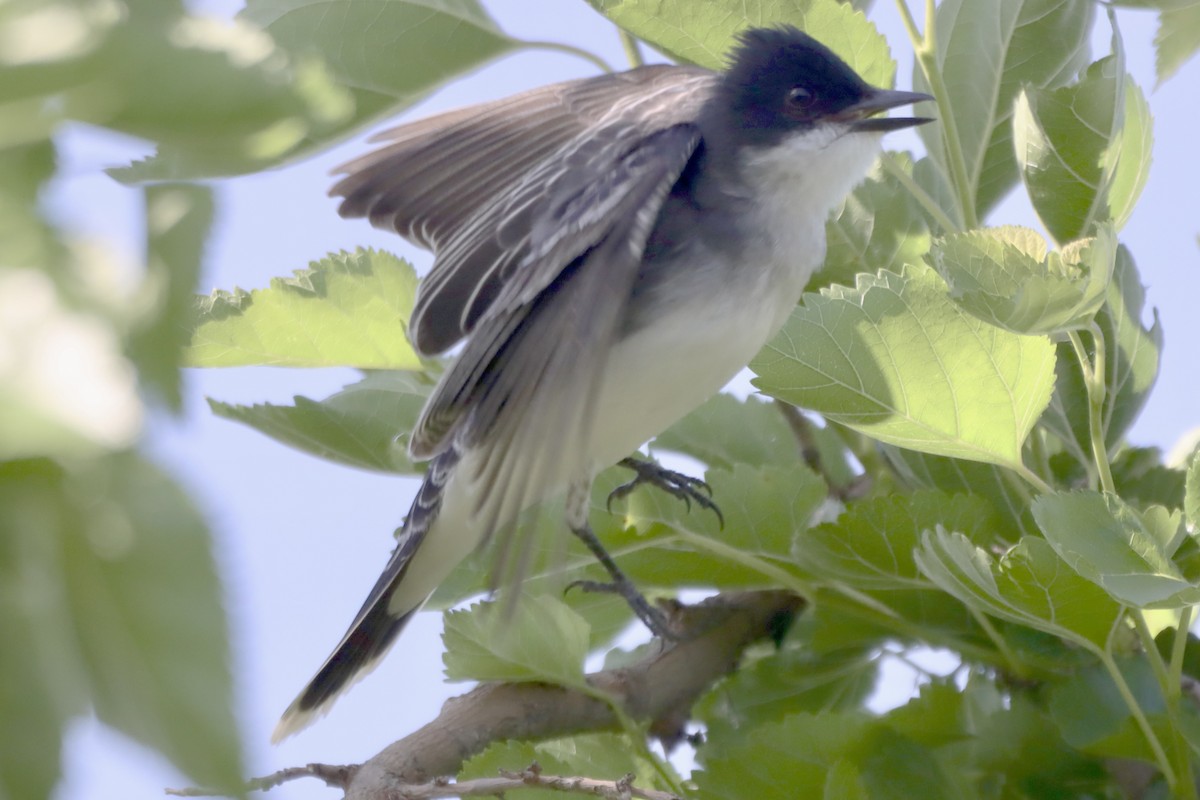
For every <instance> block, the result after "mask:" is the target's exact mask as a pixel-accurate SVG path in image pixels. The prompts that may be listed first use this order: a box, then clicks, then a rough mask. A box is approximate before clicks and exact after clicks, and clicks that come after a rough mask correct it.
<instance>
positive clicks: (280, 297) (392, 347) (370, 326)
mask: <svg viewBox="0 0 1200 800" xmlns="http://www.w3.org/2000/svg"><path fill="white" fill-rule="evenodd" d="M416 290H417V277H416V273H414V272H413V269H412V267H411V266H410V265H409V264H408V262H406V261H403V260H401V259H399V258H397V257H395V256H393V255H390V254H388V253H383V252H379V251H377V250H364V249H361V248H360V249H358V250H355V251H354V252H353V253H345V252H343V253H338V254H335V255H330V256H326V257H325V258H323V259H321V260H320V261H314V262H313V263H312V264H310V265H309V268H308V269H307V270H303V271H297V272H296V273H295V276H294V277H292V278H274V279H273V280H272V281H271V287H270V288H269V289H257V290H254V291H251V292H245V291H243V290H241V289H235V290H234V292H233V293H232V294H231V293H229V292H224V291H220V290H218V291H216V292H213V293H212V295H210V296H209V297H204V298H200V299H199V300H198V311H197V322H196V327H195V330H194V331H193V333H192V343H191V346H190V347H189V348H188V351H187V361H188V363H189V364H191V365H192V366H196V367H234V366H247V365H263V366H274V367H335V366H351V367H358V368H360V369H406V370H416V369H420V368H421V360H420V358H419V357H418V356H417V354H416V353H415V352H414V351H413V349H412V346H411V345H410V344H409V343H408V338H407V337H406V336H405V332H404V326H405V325H407V323H408V318H409V315H410V314H411V313H412V304H413V298H414V297H415V295H416Z"/></svg>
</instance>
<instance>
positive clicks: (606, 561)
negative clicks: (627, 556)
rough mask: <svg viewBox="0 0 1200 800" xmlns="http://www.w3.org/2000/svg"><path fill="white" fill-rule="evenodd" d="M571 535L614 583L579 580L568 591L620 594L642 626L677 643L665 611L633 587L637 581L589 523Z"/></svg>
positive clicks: (573, 530) (573, 531) (575, 527)
mask: <svg viewBox="0 0 1200 800" xmlns="http://www.w3.org/2000/svg"><path fill="white" fill-rule="evenodd" d="M571 532H572V533H574V534H575V535H576V536H577V537H579V540H580V541H582V542H583V543H584V544H585V545H587V548H588V550H591V551H592V555H594V556H595V557H596V560H597V561H599V562H600V564H601V565H602V566H603V567H604V569H605V570H607V571H608V574H609V577H611V578H612V580H611V581H610V582H607V583H605V582H603V581H589V580H579V581H573V582H572V583H570V584H568V586H567V588H566V589H565V590H564V591H568V592H569V591H570V590H571V589H581V590H583V591H585V592H604V593H606V594H616V595H620V596H621V597H623V598H624V599H625V602H626V603H628V604H629V607H630V609H632V610H633V613H634V616H636V617H637V618H638V619H639V620H641V621H642V624H643V625H645V626H646V627H647V628H649V629H650V632H651V633H652V634H654V635H655V636H657V637H658V638H660V639H665V640H672V641H673V640H675V639H677V638H678V637H677V636H676V635H675V633H674V632H673V631H672V630H671V625H670V623H669V622H668V621H667V617H666V615H665V614H663V612H662V610H660V609H658V608H656V607H655V606H653V605H651V603H650V601H649V600H647V599H646V597H645V595H643V594H642V593H641V592H639V591H638V588H637V587H636V586H634V585H633V581H631V580H629V576H628V575H626V574H625V573H624V571H622V569H621V568H620V567H618V566H617V562H615V561H613V558H612V556H610V555H609V554H608V551H607V550H605V549H604V545H602V544H600V540H599V539H597V538H596V534H595V532H593V531H592V528H591V526H590V525H587V524H586V523H585V524H583V525H580V526H572V527H571Z"/></svg>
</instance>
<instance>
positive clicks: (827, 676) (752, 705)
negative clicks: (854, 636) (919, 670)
mask: <svg viewBox="0 0 1200 800" xmlns="http://www.w3.org/2000/svg"><path fill="white" fill-rule="evenodd" d="M789 639H792V640H793V641H794V642H795V644H793V645H792V646H789V647H786V648H785V649H783V650H777V651H774V652H772V653H771V654H770V655H768V656H766V657H764V658H760V659H758V660H756V661H754V662H753V663H751V664H746V665H743V666H742V667H741V668H740V669H738V670H737V671H736V672H734V673H733V674H732V675H730V676H729V677H728V678H727V679H725V680H724V681H721V682H720V683H718V684H717V685H716V686H714V687H713V689H712V690H711V691H710V692H709V693H708V694H706V695H704V696H703V697H702V698H701V699H700V701H699V702H698V703H697V704H696V707H695V708H694V709H693V714H694V715H695V717H696V719H697V720H698V721H699V722H702V723H703V724H704V726H705V729H706V730H707V731H708V734H709V736H710V737H712V736H715V737H717V738H718V739H720V738H725V739H727V740H729V741H733V740H735V739H736V737H737V731H739V730H749V729H752V728H754V727H758V726H760V725H763V724H766V723H774V722H779V721H780V720H782V719H784V718H785V717H788V716H790V715H792V714H795V713H798V712H802V711H808V712H812V713H823V712H830V711H850V710H853V709H855V708H858V707H860V706H861V704H862V703H863V702H864V701H865V700H866V699H867V697H868V696H870V694H871V691H872V690H873V689H874V687H875V683H876V681H877V680H878V677H879V670H878V666H879V665H878V658H876V656H875V655H874V653H872V652H871V651H869V650H865V649H860V648H850V649H843V650H837V651H833V652H828V653H817V652H813V651H811V650H810V649H808V648H806V646H805V642H804V640H803V639H802V638H799V637H789Z"/></svg>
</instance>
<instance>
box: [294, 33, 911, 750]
mask: <svg viewBox="0 0 1200 800" xmlns="http://www.w3.org/2000/svg"><path fill="white" fill-rule="evenodd" d="M931 99H933V98H931V97H930V96H928V95H925V94H921V93H916V92H907V91H897V90H892V89H884V88H880V87H876V86H872V85H871V84H869V83H867V82H866V81H865V80H863V78H861V77H860V76H859V75H858V74H857V73H856V72H855V71H854V70H853V69H852V68H851V67H850V66H849V65H848V64H846V62H845V61H843V60H842V59H841V58H839V57H838V56H837V55H836V54H834V53H833V51H831V50H830V49H829V48H827V47H826V46H825V45H823V44H822V43H820V42H819V41H817V40H816V39H814V38H812V37H811V36H809V35H807V34H805V33H803V32H802V31H800V30H799V29H797V28H794V27H788V26H781V27H772V28H751V29H747V30H744V31H743V32H742V33H740V35H738V37H737V38H736V41H735V43H734V45H733V47H732V48H731V54H730V56H729V58H728V62H727V67H726V69H724V70H723V71H713V70H708V69H704V68H701V67H696V66H687V65H652V66H642V67H638V68H635V69H632V70H629V71H626V72H619V73H613V74H605V75H600V76H597V77H590V78H585V79H579V80H572V81H567V82H562V83H557V84H552V85H548V86H543V87H541V88H536V89H533V90H530V91H527V92H524V93H521V94H517V95H514V96H512V97H508V98H505V99H500V100H496V101H493V102H489V103H483V104H480V105H475V106H470V107H467V108H463V109H460V110H456V111H449V112H445V113H442V114H439V115H436V116H432V117H430V118H427V119H424V120H419V121H416V122H412V123H408V124H404V125H401V126H400V127H397V128H394V129H392V130H390V131H386V132H384V133H382V134H380V135H379V136H377V137H376V140H378V141H382V142H383V143H384V144H383V145H382V146H381V147H380V148H379V149H377V150H375V151H373V152H371V153H368V154H367V155H364V156H362V157H360V158H357V159H355V160H353V161H351V162H349V163H348V164H345V165H344V166H342V167H341V168H340V169H339V170H337V171H336V172H337V174H339V175H343V176H344V177H342V178H341V179H340V180H339V181H338V182H337V183H336V185H334V186H333V188H332V189H331V190H330V194H331V195H333V196H336V197H341V198H342V200H341V205H340V207H339V213H340V214H341V215H342V216H343V217H347V218H361V217H366V218H367V219H369V220H370V222H371V223H372V224H373V225H375V226H377V227H381V228H384V229H387V230H392V231H395V232H396V233H398V234H400V235H401V236H402V237H404V238H406V239H408V240H410V241H411V242H413V243H415V244H417V245H420V246H422V247H425V248H427V249H430V250H432V251H433V253H434V263H433V266H432V268H431V270H430V272H429V274H428V276H426V277H425V278H424V280H423V281H422V282H421V285H420V287H419V290H418V293H417V297H416V300H415V303H414V307H413V311H412V315H411V318H410V319H409V321H408V327H407V334H408V337H409V339H410V341H411V342H412V344H413V346H414V347H415V348H416V350H417V351H419V352H420V353H422V354H424V355H436V354H441V353H445V352H447V351H448V350H451V349H452V348H454V347H456V346H459V345H460V343H461V349H460V350H459V352H458V353H457V355H456V356H455V357H454V359H453V361H452V362H451V363H450V365H449V366H448V367H447V369H446V370H445V372H444V373H443V374H442V376H441V378H440V380H439V382H438V383H437V385H436V387H435V388H434V390H433V391H432V393H431V395H430V397H429V399H428V401H427V402H426V404H425V406H424V408H423V410H422V412H421V414H420V416H419V418H418V420H417V423H416V425H415V428H414V430H413V431H412V433H411V437H410V439H409V444H408V448H409V452H410V455H411V456H412V457H413V458H414V459H422V460H427V461H428V462H429V464H428V467H427V470H426V473H425V477H424V479H423V482H422V484H421V486H420V488H419V489H418V491H417V493H416V497H415V499H414V500H413V503H412V506H411V508H410V510H409V513H408V515H407V517H406V520H405V522H404V524H403V526H402V527H401V529H400V530H399V531H398V534H397V544H396V548H395V550H394V552H393V554H392V556H391V558H390V560H389V561H388V563H387V565H386V567H385V569H384V571H383V574H382V575H381V576H380V577H379V579H378V581H377V582H376V584H375V586H374V587H373V588H372V589H371V591H370V593H369V594H368V596H367V599H366V601H365V602H364V604H363V606H362V608H361V610H360V611H359V612H358V614H357V616H356V617H355V618H354V620H353V622H352V623H351V625H350V627H349V629H348V630H347V631H346V633H345V635H344V636H343V638H342V639H341V641H340V642H339V643H338V645H337V647H336V648H335V649H334V651H333V653H332V655H330V656H329V658H328V659H327V660H326V661H325V663H324V664H323V665H322V666H321V668H320V669H319V670H318V671H317V673H316V675H315V676H314V677H313V679H312V680H311V681H310V682H309V684H308V685H307V686H306V687H305V688H304V689H303V690H302V691H301V692H300V694H299V695H298V696H297V698H296V699H295V701H294V702H293V703H292V704H291V705H290V706H289V707H288V708H287V710H286V711H285V713H284V715H283V717H282V718H281V720H280V722H279V724H278V726H277V728H276V730H275V732H274V735H273V737H272V738H273V740H274V741H276V742H278V741H280V740H282V739H284V738H286V737H287V736H290V735H292V734H293V733H295V732H297V731H299V730H300V729H302V728H304V727H306V726H307V725H308V724H309V723H311V722H312V721H313V720H314V719H315V718H316V717H317V716H319V715H321V714H323V713H324V712H326V711H327V710H328V709H329V707H330V705H331V704H332V703H333V701H334V700H335V699H336V698H337V697H338V696H339V694H340V693H341V692H342V691H344V690H345V689H346V688H347V687H348V686H349V685H350V684H351V683H353V682H354V681H355V680H357V679H358V678H360V677H362V676H363V675H364V674H365V673H366V672H367V671H369V670H370V669H371V668H373V667H374V666H375V665H376V664H377V662H378V661H379V660H380V659H381V658H382V657H383V655H384V654H385V653H386V652H387V651H388V649H389V648H390V646H391V644H392V643H393V642H394V641H395V640H396V638H397V636H398V635H399V633H400V631H401V630H402V629H403V627H404V625H405V623H406V622H407V621H408V620H409V619H410V618H411V617H412V615H413V614H414V613H416V612H417V611H418V610H419V609H420V608H421V606H422V605H423V603H424V602H425V600H426V599H427V598H428V597H429V595H430V594H431V593H432V592H433V591H434V589H436V588H437V586H438V585H439V584H440V583H441V581H443V580H444V579H445V577H446V576H447V575H448V574H449V572H450V571H451V570H452V569H453V568H454V567H455V566H456V565H457V564H458V563H459V562H460V561H461V560H462V559H463V558H465V557H466V556H467V555H469V554H471V553H472V552H473V551H475V550H476V549H477V548H478V547H480V546H481V545H482V544H484V543H485V542H488V541H489V540H490V539H492V538H494V537H504V536H510V535H511V533H510V532H511V529H512V527H513V523H514V520H515V519H516V517H517V515H518V514H520V513H521V512H522V511H523V510H525V509H527V508H531V507H533V506H534V505H536V504H538V503H540V502H542V501H545V500H547V499H550V498H552V497H556V496H564V497H565V498H566V502H565V506H566V523H567V527H569V528H570V530H571V531H572V532H574V533H575V534H576V535H578V536H579V537H580V538H581V539H582V540H583V541H584V543H585V544H587V545H588V546H589V548H591V549H592V550H593V552H594V553H596V555H597V557H599V558H600V559H601V561H602V563H604V564H605V566H606V567H607V568H608V569H609V571H610V573H611V574H612V576H613V584H612V586H614V587H615V588H616V589H617V590H618V591H620V593H621V594H623V595H624V596H626V598H627V599H629V600H630V602H631V605H633V606H634V610H635V612H637V613H638V616H639V617H641V618H642V619H643V620H644V621H645V622H646V623H647V624H648V625H650V626H651V628H652V630H655V632H659V630H658V629H657V628H659V627H661V625H662V620H661V619H660V618H659V617H657V616H655V613H654V611H653V610H652V609H650V608H649V606H648V604H646V602H645V600H644V599H642V598H641V596H640V595H638V594H637V592H636V589H633V587H632V586H631V585H630V584H629V583H628V579H627V578H625V577H624V576H623V575H622V574H621V573H620V571H619V570H618V569H617V568H616V565H615V564H614V563H613V562H612V560H611V559H608V557H607V554H606V553H604V551H603V548H602V547H601V546H600V543H599V542H598V541H597V540H596V538H595V535H594V534H592V532H591V528H590V525H589V524H588V511H589V502H588V496H589V491H590V485H591V482H592V479H593V477H594V476H595V474H596V473H597V472H598V471H599V470H601V469H604V468H607V467H609V466H611V465H613V464H616V463H626V464H628V465H631V466H634V467H635V469H636V468H637V466H636V464H637V463H638V462H630V461H628V457H629V456H630V454H632V453H633V452H634V451H636V450H637V449H638V448H639V447H640V446H641V445H642V444H644V443H645V442H646V441H648V440H650V439H652V438H653V437H654V436H655V435H657V434H659V433H661V432H662V431H663V430H665V429H666V428H667V427H669V426H670V425H672V424H673V423H674V422H676V421H677V420H679V419H680V418H682V417H683V416H684V415H686V414H687V413H688V412H690V411H691V410H693V409H694V408H696V407H697V406H699V405H700V404H702V403H703V402H704V401H705V400H707V399H708V398H709V397H711V396H712V395H714V394H715V393H717V392H718V391H720V390H721V389H722V387H724V386H725V384H726V383H728V382H729V380H730V379H731V378H732V377H733V376H734V375H736V374H737V373H738V372H739V371H740V370H741V369H742V368H743V367H745V365H746V364H747V363H749V361H750V360H751V358H752V357H753V356H754V355H755V354H756V353H757V352H758V350H759V349H760V348H761V347H762V346H763V345H765V344H766V343H767V342H768V340H770V339H771V337H772V336H773V335H774V334H775V333H776V332H777V331H778V330H779V329H780V328H781V327H782V326H783V324H784V322H785V321H786V320H787V318H788V316H789V314H790V313H791V311H792V309H793V308H794V307H795V306H796V304H797V303H798V302H799V300H800V297H801V295H802V293H803V291H804V287H805V285H806V284H807V283H808V280H809V277H810V276H811V275H812V273H813V272H814V270H816V269H817V268H818V267H819V266H820V264H821V263H822V261H823V259H824V255H825V222H826V218H827V217H828V216H829V215H830V213H831V212H832V211H833V210H834V209H835V208H836V207H837V206H838V205H840V203H841V202H842V201H843V200H844V199H845V197H846V196H847V195H848V194H849V193H850V191H851V190H852V189H853V188H854V186H855V185H856V184H857V183H859V182H860V181H861V180H862V179H863V178H864V177H865V176H866V174H867V172H868V171H869V170H870V168H871V166H872V165H873V164H874V162H875V160H876V159H877V157H878V155H879V153H880V148H881V143H880V140H881V137H882V134H884V133H887V132H889V131H896V130H900V129H903V128H908V127H911V126H914V125H919V124H922V123H924V122H928V121H930V120H929V119H928V118H925V117H884V116H879V115H880V114H881V113H883V112H886V111H888V110H889V109H893V108H896V107H899V106H904V105H909V104H912V103H917V102H921V101H927V100H931ZM639 472H640V473H641V472H642V470H639ZM663 473H664V474H665V476H666V477H665V478H664V480H666V481H667V482H668V483H670V482H671V476H672V475H673V473H666V471H663ZM655 475H656V473H655V472H654V470H653V468H652V467H651V468H645V472H644V474H642V475H641V477H647V476H648V477H649V478H650V479H651V480H652V481H653V479H654V478H655ZM658 477H660V478H661V477H663V475H662V474H659V475H658ZM676 477H677V476H676ZM674 488H675V490H677V491H683V492H688V491H691V490H694V486H693V485H691V484H689V483H688V482H687V481H686V479H685V480H684V481H683V482H682V485H680V482H679V481H675V484H674ZM506 549H507V548H501V550H506ZM606 559H607V560H606ZM497 569H498V567H497ZM639 600H640V605H639V603H638V601H639Z"/></svg>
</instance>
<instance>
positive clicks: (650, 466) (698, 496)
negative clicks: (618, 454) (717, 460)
mask: <svg viewBox="0 0 1200 800" xmlns="http://www.w3.org/2000/svg"><path fill="white" fill-rule="evenodd" d="M617 463H618V464H620V465H621V466H622V467H625V468H626V469H630V470H633V473H634V476H633V480H631V481H629V482H628V483H623V484H621V485H620V486H618V487H617V488H615V489H613V490H612V492H611V493H610V494H609V495H608V501H607V503H606V507H607V508H608V510H609V511H612V503H613V500H620V499H621V498H622V497H625V496H626V495H628V494H629V493H631V492H632V491H633V490H634V489H636V488H637V487H639V486H641V485H643V484H645V485H648V486H654V487H657V488H659V489H661V490H662V491H664V492H666V493H667V494H669V495H671V496H672V497H675V498H677V499H679V500H682V501H683V502H684V504H686V505H687V507H688V510H691V508H692V502H693V501H695V503H696V505H698V506H700V507H701V508H703V509H707V510H709V511H711V512H713V513H714V514H716V515H717V521H718V522H720V523H721V527H722V528H724V527H725V515H724V514H722V513H721V509H720V508H718V507H717V504H716V503H714V502H713V500H712V489H711V488H710V487H709V485H708V484H707V483H705V482H704V481H702V480H700V479H699V478H693V477H692V476H690V475H684V474H683V473H682V472H675V471H674V470H670V469H666V468H665V467H662V466H660V465H658V464H655V463H654V462H653V461H642V460H641V459H638V458H623V459H621V460H620V461H619V462H617Z"/></svg>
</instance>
